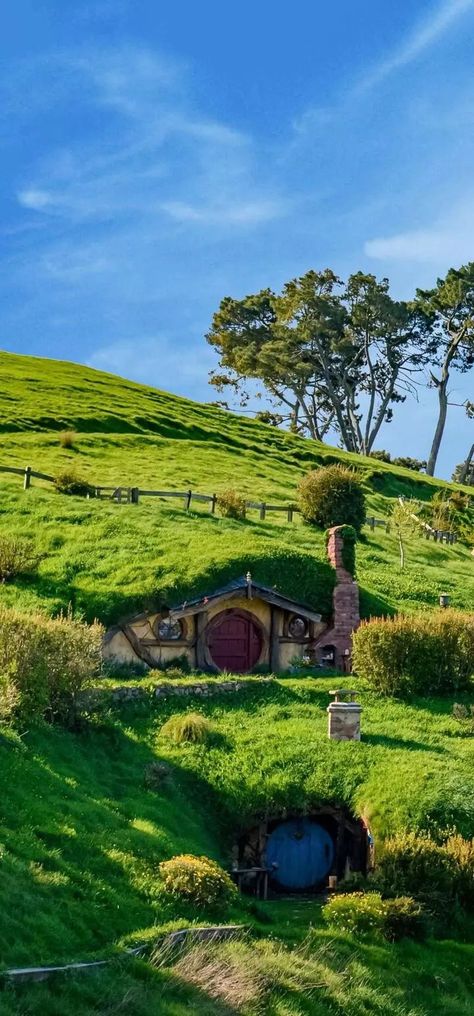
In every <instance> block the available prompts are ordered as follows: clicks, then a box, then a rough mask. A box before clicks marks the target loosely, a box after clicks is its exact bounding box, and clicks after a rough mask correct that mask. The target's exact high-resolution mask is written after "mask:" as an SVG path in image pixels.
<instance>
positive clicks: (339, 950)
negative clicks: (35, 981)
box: [1, 924, 474, 1016]
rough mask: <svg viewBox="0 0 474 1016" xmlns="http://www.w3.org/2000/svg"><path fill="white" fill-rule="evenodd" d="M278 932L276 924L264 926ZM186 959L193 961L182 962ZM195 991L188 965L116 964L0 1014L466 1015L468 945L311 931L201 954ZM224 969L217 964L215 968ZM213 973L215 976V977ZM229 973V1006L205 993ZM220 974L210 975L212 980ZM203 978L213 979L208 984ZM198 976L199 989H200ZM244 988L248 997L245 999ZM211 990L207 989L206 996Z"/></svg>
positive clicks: (9, 1005) (13, 995)
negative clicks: (235, 998) (236, 1000)
mask: <svg viewBox="0 0 474 1016" xmlns="http://www.w3.org/2000/svg"><path fill="white" fill-rule="evenodd" d="M272 932H276V933H277V934H278V924H277V925H276V928H275V929H273V928H272ZM191 959H193V957H192V956H191ZM201 959H204V960H207V962H208V964H209V968H208V971H207V974H208V976H207V978H206V975H205V974H204V976H203V975H202V974H201V978H202V982H204V983H202V982H201V985H200V986H197V985H195V984H193V982H192V979H191V976H190V975H191V971H190V969H189V960H188V959H187V958H185V959H184V960H183V962H181V963H179V962H178V963H177V964H176V965H173V966H168V967H166V966H165V967H164V968H161V969H158V970H154V969H153V968H151V967H150V966H149V965H148V964H145V963H143V962H141V963H140V962H138V961H133V962H131V961H129V962H127V963H126V964H123V963H117V964H115V965H114V966H113V967H112V968H111V969H110V970H109V971H107V972H105V973H101V974H94V975H89V976H84V975H82V976H81V977H77V976H76V977H66V978H64V977H63V978H57V979H56V981H54V982H48V983H47V984H41V985H34V986H31V985H28V986H24V987H22V988H17V989H16V990H13V989H11V990H10V991H7V992H4V993H3V997H2V998H1V1005H2V1009H1V1011H2V1016H20V1014H21V1016H25V1014H28V1016H44V1014H45V1013H46V1014H48V1016H91V1014H93V1013H95V1014H100V1016H115V1014H117V1016H118V1014H119V1013H124V1012H126V1013H133V1016H156V1014H159V1016H184V1014H187V1013H190V1012H191V1013H193V1014H195V1016H237V1014H238V1013H241V1014H242V1016H262V1014H263V1013H265V1016H331V1014H332V1016H334V1014H337V1016H367V1014H368V1013H370V1014H373V1016H387V1013H391V1014H392V1016H428V1014H429V1016H471V1013H472V1005H473V998H474V980H473V968H472V947H469V946H466V945H462V944H461V943H458V942H453V941H442V942H434V941H431V942H428V943H427V944H426V945H418V944H416V943H411V942H401V943H397V944H394V945H388V944H387V943H380V942H376V941H373V940H370V939H369V940H365V941H361V940H357V939H354V938H352V937H351V936H349V935H346V936H343V935H338V936H337V937H336V938H334V937H333V936H332V935H328V933H325V932H322V931H318V932H315V933H313V935H312V936H311V938H310V939H309V940H308V941H307V943H306V944H305V945H304V946H303V947H300V948H297V949H294V948H286V947H285V946H284V945H281V944H279V943H278V940H276V941H275V938H273V939H272V940H269V939H267V940H262V941H260V942H257V943H256V944H255V943H251V944H246V943H241V944H238V943H236V944H235V945H233V946H227V947H219V948H217V949H209V948H208V949H206V950H205V951H204V954H203V953H200V954H199V955H198V960H199V961H200V960H201ZM224 964H225V966H224ZM222 971H224V975H225V976H222ZM230 972H232V981H233V984H234V990H235V987H237V988H238V987H239V986H241V985H242V984H243V985H244V986H245V987H246V988H247V992H248V994H249V995H250V998H249V999H248V1001H247V1002H245V1003H244V1004H243V1005H239V1006H236V1005H232V1004H229V1003H228V1002H224V1001H220V1000H219V999H218V998H216V997H215V988H216V982H217V984H218V985H219V984H221V985H226V984H227V990H229V987H228V981H229V979H230V976H229V975H230ZM219 973H220V974H221V976H220V978H219V977H216V974H217V975H218V974H219ZM211 975H214V976H213V979H212V981H211ZM206 980H207V983H206ZM252 987H253V989H254V991H253V999H252V997H251V994H252ZM211 992H212V993H211Z"/></svg>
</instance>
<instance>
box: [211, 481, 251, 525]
mask: <svg viewBox="0 0 474 1016" xmlns="http://www.w3.org/2000/svg"><path fill="white" fill-rule="evenodd" d="M217 510H218V512H219V515H222V517H223V518H225V519H244V518H245V514H246V507H245V498H244V497H242V495H241V494H238V493H237V491H236V490H233V489H232V488H230V489H229V490H223V491H222V494H219V496H218V498H217Z"/></svg>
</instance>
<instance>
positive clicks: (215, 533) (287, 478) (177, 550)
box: [0, 353, 474, 623]
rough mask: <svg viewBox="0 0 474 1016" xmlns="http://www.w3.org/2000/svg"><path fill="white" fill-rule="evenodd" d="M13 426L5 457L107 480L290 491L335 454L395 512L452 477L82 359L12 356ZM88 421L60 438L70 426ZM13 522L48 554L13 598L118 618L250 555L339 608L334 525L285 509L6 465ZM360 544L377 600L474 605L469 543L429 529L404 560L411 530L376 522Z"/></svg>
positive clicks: (218, 579) (262, 493)
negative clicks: (286, 517) (12, 471)
mask: <svg viewBox="0 0 474 1016" xmlns="http://www.w3.org/2000/svg"><path fill="white" fill-rule="evenodd" d="M2 382H3V386H4V397H3V399H2V404H1V405H0V429H1V430H2V431H3V436H2V448H1V452H0V464H1V463H5V464H12V465H16V466H18V465H20V466H21V465H26V464H31V465H32V466H33V467H36V468H39V469H43V470H46V471H47V472H48V471H50V472H52V473H53V474H56V473H57V472H58V471H59V470H61V469H65V468H71V467H73V468H74V469H75V470H76V471H77V472H78V473H80V474H81V475H83V476H85V477H88V478H89V479H91V480H93V481H94V482H95V483H101V482H102V483H104V484H110V483H117V484H119V483H123V484H132V483H133V484H138V485H140V486H142V487H149V488H150V487H151V488H155V489H156V488H158V489H166V488H169V489H183V490H184V489H187V488H188V487H191V488H194V489H195V490H198V491H201V492H204V493H205V492H209V493H212V492H213V491H217V492H219V490H222V489H224V488H225V487H227V486H229V485H232V486H235V487H236V488H237V489H238V490H239V491H242V492H243V493H245V494H246V495H247V496H252V497H255V498H257V499H260V498H266V499H267V500H270V501H275V500H278V501H280V502H283V503H288V502H290V501H292V500H293V499H294V495H295V489H296V486H297V483H298V480H299V478H300V477H301V475H302V473H303V472H305V471H306V470H307V469H309V468H311V467H313V466H317V465H318V464H321V463H323V462H326V461H331V460H334V458H335V457H337V458H338V459H340V460H341V461H344V462H350V463H352V464H353V465H354V466H355V467H356V468H357V469H358V470H359V471H360V473H361V476H362V478H363V480H364V483H365V488H366V493H367V496H368V501H369V509H370V511H371V512H373V513H375V514H376V515H378V516H380V517H387V515H388V514H389V511H390V506H391V503H392V501H393V498H394V497H396V496H397V495H398V494H400V493H405V494H407V495H408V496H415V497H419V498H421V499H427V498H429V497H430V496H431V495H432V494H433V493H434V492H435V491H436V490H439V489H442V488H445V487H447V485H446V484H443V483H441V482H438V481H435V480H431V479H430V478H428V477H421V476H419V475H417V474H414V473H410V472H409V471H408V470H403V469H402V470H400V469H394V468H393V467H391V466H388V465H386V464H385V463H379V462H375V461H374V460H371V459H364V458H362V457H357V456H349V455H347V454H346V453H343V452H339V451H336V450H335V449H331V448H328V447H327V446H324V445H319V444H318V443H316V442H313V441H307V440H304V439H302V438H297V437H295V436H293V435H291V434H287V433H284V432H283V431H280V430H276V429H275V428H272V427H269V426H266V425H263V424H259V423H257V422H255V421H252V420H247V419H242V418H240V417H235V416H231V415H230V414H228V413H225V412H223V411H220V410H217V409H215V408H213V407H210V406H205V405H203V406H201V405H198V404H196V403H192V402H189V401H188V400H185V399H179V398H177V397H176V396H171V395H167V394H166V393H162V392H156V391H154V390H153V389H149V388H146V387H144V386H141V385H136V384H133V383H132V382H128V381H123V380H121V379H119V378H116V377H113V376H111V375H107V374H102V373H100V372H97V371H93V370H90V369H88V368H85V367H80V366H78V365H75V364H69V363H61V362H58V361H50V360H41V359H37V358H34V357H20V356H14V355H12V354H6V353H5V354H1V355H0V383H2ZM64 427H71V428H73V429H75V430H77V432H78V437H77V445H76V447H75V448H74V449H72V450H68V449H64V448H62V447H61V446H60V443H59V434H58V431H59V430H61V429H62V428H64ZM0 482H1V487H2V498H1V501H0V533H1V532H15V533H18V534H21V535H25V533H26V534H29V535H30V536H32V537H33V538H34V539H35V540H36V542H37V544H38V546H39V549H40V550H41V551H42V553H43V554H44V555H45V556H44V559H43V561H42V563H41V565H40V568H39V571H38V575H37V576H36V577H34V578H33V579H32V580H30V581H21V582H15V583H13V584H12V585H9V586H2V587H1V589H0V597H1V599H2V600H3V601H7V602H15V603H16V604H17V605H18V606H21V605H23V606H25V607H26V608H27V609H29V608H30V607H32V606H38V605H41V606H42V607H43V608H44V609H46V610H47V611H48V612H56V611H57V610H58V609H61V608H62V609H65V608H67V606H68V605H69V604H72V606H73V607H74V608H75V609H77V610H80V611H82V612H83V614H84V615H85V617H86V618H88V619H92V618H93V617H95V616H97V617H99V618H101V619H102V620H103V621H104V622H105V623H110V622H111V621H113V620H116V619H117V618H118V617H120V616H123V615H126V614H127V613H130V612H131V611H133V610H135V609H140V608H141V607H142V606H143V605H146V604H149V603H153V604H156V603H158V604H159V603H163V602H165V603H179V602H180V601H181V600H183V599H185V598H188V597H189V596H190V595H192V594H200V593H201V592H203V591H206V590H209V589H212V588H213V586H217V585H219V584H221V583H222V582H226V581H228V580H229V579H230V578H232V577H235V576H236V575H238V574H242V573H244V572H246V571H247V570H248V569H249V568H250V570H251V571H252V572H253V574H254V576H255V577H256V578H260V579H261V580H262V581H264V582H267V583H268V584H270V585H276V586H278V588H280V589H281V590H282V591H284V592H286V593H287V594H288V595H294V596H299V597H300V598H302V599H304V600H306V601H308V602H309V603H311V604H314V605H315V606H316V607H317V608H318V609H320V610H321V611H322V612H323V613H325V614H327V613H329V610H330V603H331V591H332V582H333V576H332V573H331V571H330V569H329V568H328V567H327V565H326V562H325V545H324V544H325V540H324V534H323V533H322V532H319V531H315V530H312V529H311V528H309V527H307V526H304V525H302V524H301V522H300V521H299V520H296V521H295V522H294V523H293V524H288V523H287V522H284V521H283V520H282V517H281V516H279V515H277V514H275V515H274V516H273V517H272V516H271V515H269V516H267V520H266V521H265V522H260V521H259V520H258V518H257V516H256V514H253V515H252V514H251V515H250V516H249V518H248V519H247V521H246V522H241V523H238V522H231V521H229V520H223V519H218V518H212V517H210V516H209V513H208V512H207V509H206V508H205V507H204V506H201V508H198V510H197V511H194V510H193V511H191V512H189V513H188V514H186V513H185V512H184V510H183V509H182V508H181V506H180V505H179V506H177V503H176V502H173V501H168V502H157V501H155V500H149V501H146V500H145V499H144V500H143V501H142V502H141V503H140V504H139V505H138V506H133V505H130V506H128V505H122V506H120V505H114V504H111V503H108V502H100V503H94V502H88V501H85V500H83V499H78V498H66V497H64V496H63V495H58V494H55V493H53V492H52V491H51V489H50V488H45V487H44V486H43V485H41V484H38V483H37V485H36V486H35V487H34V488H33V489H31V490H30V491H28V492H27V493H23V491H22V490H21V479H20V478H18V479H13V478H12V477H8V476H7V474H5V475H4V476H2V475H1V474H0ZM366 533H367V541H366V543H365V544H361V545H360V546H359V547H358V572H359V579H360V583H361V586H362V612H363V614H364V615H366V616H368V615H370V614H371V613H387V612H393V611H395V610H399V609H402V610H416V609H420V608H421V609H426V608H429V607H430V606H432V605H434V604H436V603H437V597H438V595H439V593H440V592H448V593H450V595H451V597H452V602H453V605H455V606H459V607H461V608H464V609H469V608H470V607H471V605H472V602H473V599H474V567H473V559H472V556H471V555H470V553H469V550H468V549H467V548H465V547H463V546H461V545H457V546H455V547H447V546H444V545H443V546H440V545H437V544H434V543H432V542H427V541H425V540H421V539H418V538H414V539H412V540H411V541H410V542H409V550H408V567H407V569H406V571H405V572H400V571H399V569H398V553H397V547H396V540H395V537H394V536H393V535H391V534H386V533H385V532H384V531H383V530H382V529H379V530H376V531H375V533H373V534H372V533H370V531H368V530H367V531H366Z"/></svg>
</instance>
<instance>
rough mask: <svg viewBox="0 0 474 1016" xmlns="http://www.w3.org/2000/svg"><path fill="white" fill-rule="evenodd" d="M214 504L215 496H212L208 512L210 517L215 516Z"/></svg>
mask: <svg viewBox="0 0 474 1016" xmlns="http://www.w3.org/2000/svg"><path fill="white" fill-rule="evenodd" d="M216 504H217V494H213V495H212V497H211V500H210V502H209V511H210V512H211V515H215V514H216Z"/></svg>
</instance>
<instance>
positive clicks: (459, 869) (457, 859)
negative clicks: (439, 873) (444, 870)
mask: <svg viewBox="0 0 474 1016" xmlns="http://www.w3.org/2000/svg"><path fill="white" fill-rule="evenodd" d="M444 850H445V852H446V855H447V858H448V862H447V863H448V865H449V869H450V871H452V873H453V879H454V885H455V893H456V899H457V902H458V903H459V904H460V906H461V907H463V908H464V909H465V910H468V911H469V912H470V913H474V839H471V840H465V839H464V837H463V836H460V835H459V834H458V833H453V834H452V835H451V836H449V837H448V839H447V840H446V843H445V844H444Z"/></svg>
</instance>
